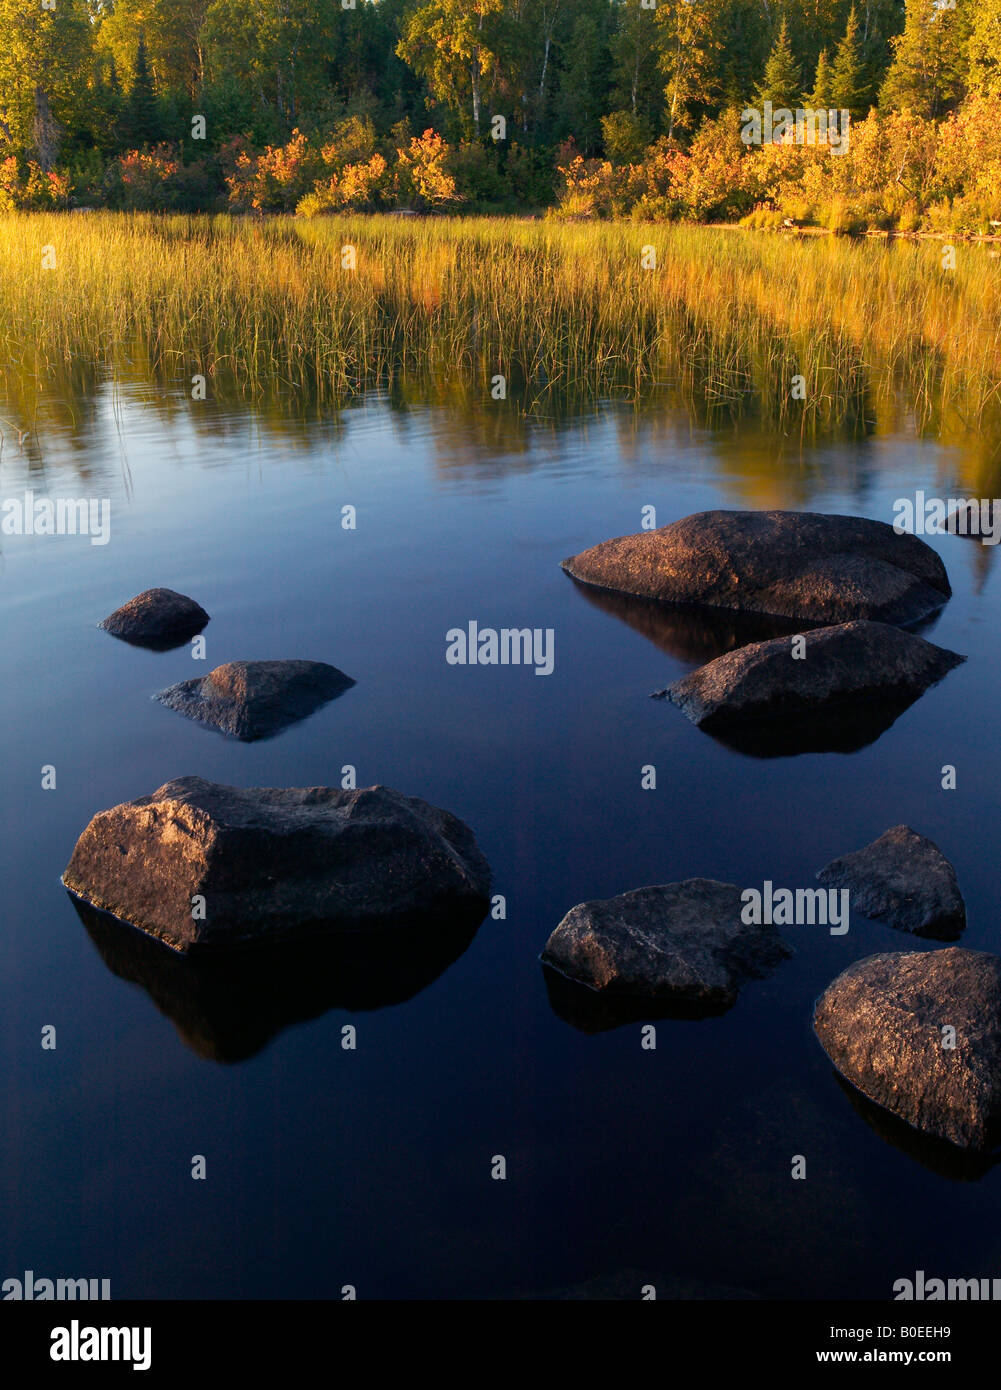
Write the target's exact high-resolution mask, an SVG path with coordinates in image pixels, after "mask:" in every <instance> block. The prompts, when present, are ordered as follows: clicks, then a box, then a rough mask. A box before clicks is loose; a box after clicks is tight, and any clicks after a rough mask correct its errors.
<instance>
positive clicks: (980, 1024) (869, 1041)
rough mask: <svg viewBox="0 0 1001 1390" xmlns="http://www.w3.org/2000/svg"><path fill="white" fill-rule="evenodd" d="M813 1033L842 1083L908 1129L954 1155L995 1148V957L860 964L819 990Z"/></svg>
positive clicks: (1000, 1102)
mask: <svg viewBox="0 0 1001 1390" xmlns="http://www.w3.org/2000/svg"><path fill="white" fill-rule="evenodd" d="M813 1027H814V1031H815V1032H816V1035H817V1038H818V1039H819V1041H820V1044H821V1046H822V1047H823V1049H824V1051H825V1052H826V1053H827V1055H828V1057H830V1059H831V1061H832V1062H833V1063H834V1066H835V1067H836V1068H837V1070H838V1072H840V1074H841V1075H842V1076H843V1077H844V1078H845V1080H846V1081H848V1082H850V1083H851V1085H853V1086H854V1087H856V1088H857V1089H858V1090H859V1091H861V1093H862V1094H863V1095H864V1096H867V1097H868V1098H869V1100H871V1101H874V1102H875V1103H876V1104H877V1105H881V1106H883V1107H884V1109H886V1110H889V1111H890V1112H891V1113H892V1114H894V1115H897V1116H899V1118H900V1119H902V1120H905V1121H906V1122H907V1123H908V1124H910V1125H913V1126H914V1128H915V1129H917V1130H920V1131H921V1132H922V1133H924V1134H929V1135H934V1136H937V1137H938V1138H939V1139H945V1140H948V1141H949V1142H950V1143H952V1144H956V1145H958V1146H959V1147H960V1148H972V1149H985V1148H990V1147H992V1146H993V1145H994V1143H995V1142H996V1139H997V1136H998V1121H999V1120H1001V958H999V957H997V956H994V955H989V954H987V953H986V952H983V951H967V950H964V949H963V948H962V947H959V946H948V947H945V948H943V949H942V950H937V951H913V952H912V951H907V952H894V953H892V954H887V955H877V956H868V957H867V958H866V959H865V960H860V961H856V962H855V964H854V965H850V966H849V967H848V969H847V970H845V971H843V972H842V973H841V974H840V975H839V976H838V977H837V979H836V980H834V981H833V982H832V983H831V984H830V985H828V987H827V989H826V990H825V991H824V993H823V994H822V995H821V997H820V999H819V1000H818V1001H817V1004H816V1008H815V1011H814V1016H813ZM950 1043H952V1044H954V1045H952V1046H950V1045H949V1044H950Z"/></svg>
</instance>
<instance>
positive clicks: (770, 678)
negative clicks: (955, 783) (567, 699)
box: [656, 622, 965, 730]
mask: <svg viewBox="0 0 1001 1390" xmlns="http://www.w3.org/2000/svg"><path fill="white" fill-rule="evenodd" d="M797 653H800V654H799V655H797ZM963 660H965V658H964V657H961V656H957V655H956V653H955V652H950V651H946V650H945V649H944V648H943V647H936V646H935V645H934V644H933V643H931V642H926V641H925V640H924V638H922V637H916V636H915V635H914V633H912V632H904V631H903V630H902V629H900V628H898V627H891V626H890V625H889V624H888V623H873V622H851V623H838V624H837V625H835V626H833V627H822V628H814V629H813V630H812V631H809V632H805V633H802V634H799V635H798V636H797V637H774V638H772V639H771V640H770V641H768V642H753V643H751V644H750V646H746V647H738V648H737V650H736V651H732V652H726V653H724V655H723V656H718V657H717V658H716V660H715V661H710V662H709V663H708V664H707V665H705V666H700V667H699V668H698V670H696V671H692V672H691V673H690V674H689V675H687V676H684V677H683V678H682V679H681V680H679V681H675V683H674V684H673V685H671V686H668V688H667V689H666V690H661V691H657V692H656V697H657V698H661V699H667V700H670V702H671V703H672V704H674V705H677V706H678V708H679V709H681V710H682V711H683V712H684V713H685V714H686V715H687V716H688V718H689V719H690V720H691V721H692V723H693V724H697V725H698V726H699V728H701V729H709V730H712V729H714V728H724V727H726V726H727V725H731V724H736V723H741V722H743V721H746V720H758V719H766V718H767V719H774V718H777V717H778V718H788V717H789V716H790V715H797V716H798V715H801V714H804V713H809V712H812V711H816V710H821V709H824V708H827V707H829V706H832V705H840V704H846V703H856V704H872V703H878V702H883V703H894V704H899V703H900V702H902V701H903V702H909V701H911V700H914V699H916V698H917V697H918V696H919V695H920V694H922V692H923V691H924V690H926V689H927V688H928V686H930V685H933V684H934V683H935V682H936V681H939V680H941V679H942V677H943V676H944V675H945V674H946V673H947V672H948V671H951V670H952V668H953V667H954V666H958V665H959V664H960V663H961V662H962V661H963Z"/></svg>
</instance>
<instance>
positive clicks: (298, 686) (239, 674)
mask: <svg viewBox="0 0 1001 1390" xmlns="http://www.w3.org/2000/svg"><path fill="white" fill-rule="evenodd" d="M353 685H354V681H353V680H352V679H351V677H350V676H346V675H345V674H344V672H343V671H338V669H337V667H336V666H328V665H327V664H326V662H323V661H228V662H226V664H225V665H224V666H217V667H216V669H215V670H214V671H210V672H209V674H208V675H207V676H201V677H199V678H197V679H195V680H188V681H181V682H180V683H179V684H178V685H171V686H168V688H167V689H166V690H161V691H160V692H159V694H158V695H155V696H154V697H153V698H154V699H155V700H159V701H160V703H161V704H162V705H166V706H167V708H168V709H172V710H176V711H177V713H178V714H183V715H186V716H187V718H188V719H195V720H197V721H198V722H199V723H200V724H207V725H209V726H211V727H212V728H215V729H220V730H222V732H223V733H225V734H232V735H233V737H234V738H240V739H244V740H245V741H248V742H249V741H250V740H251V739H256V738H267V737H268V736H269V735H270V734H276V733H278V732H280V730H282V729H284V728H286V727H287V726H288V725H289V724H295V723H296V722H297V721H298V720H300V719H305V718H306V717H307V715H310V714H312V713H313V711H314V710H317V709H319V708H320V706H321V705H325V704H326V703H327V701H328V700H333V699H335V698H336V697H337V696H338V695H342V694H343V693H344V691H345V690H348V689H350V687H351V686H353Z"/></svg>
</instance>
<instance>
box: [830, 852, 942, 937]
mask: <svg viewBox="0 0 1001 1390" xmlns="http://www.w3.org/2000/svg"><path fill="white" fill-rule="evenodd" d="M817 878H818V880H819V881H820V882H821V883H823V884H825V885H826V886H827V887H829V888H847V889H848V892H849V895H850V900H851V905H852V911H853V912H858V913H861V914H862V915H863V916H864V917H871V918H873V919H874V920H876V921H877V922H887V923H889V925H890V926H891V927H898V928H899V929H900V930H901V931H909V932H916V933H917V934H918V935H919V936H935V937H938V938H939V939H941V940H943V941H951V940H954V939H955V938H956V937H957V936H958V935H959V933H960V932H961V931H962V930H963V928H964V927H965V926H966V905H965V904H964V902H963V896H962V894H961V893H960V891H959V883H958V882H957V880H956V871H955V869H954V868H953V867H952V865H951V864H950V863H949V861H948V859H946V857H945V855H944V854H943V853H942V851H941V850H940V849H939V847H938V845H936V844H934V843H933V842H932V841H931V840H928V839H926V838H925V837H924V835H919V834H918V833H917V831H915V830H912V829H911V828H910V826H907V825H895V826H894V827H893V829H892V830H887V831H886V833H885V834H883V835H880V837H879V839H878V840H873V842H872V844H871V845H866V846H865V848H864V849H858V850H855V852H854V853H853V854H844V855H842V856H841V857H840V858H839V859H832V860H831V862H830V863H829V864H827V865H826V866H825V867H824V868H823V869H821V871H820V873H819V874H818V875H817Z"/></svg>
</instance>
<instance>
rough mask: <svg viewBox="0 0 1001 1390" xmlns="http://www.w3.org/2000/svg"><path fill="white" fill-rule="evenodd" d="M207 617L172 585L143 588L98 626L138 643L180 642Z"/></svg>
mask: <svg viewBox="0 0 1001 1390" xmlns="http://www.w3.org/2000/svg"><path fill="white" fill-rule="evenodd" d="M208 620H209V615H208V614H207V613H206V612H205V609H204V608H203V607H202V606H201V604H199V603H196V602H195V601H194V599H193V598H188V596H187V594H179V593H177V592H176V590H174V589H144V590H143V592H142V593H141V594H136V596H135V598H130V599H129V601H128V603H123V604H122V606H121V608H116V609H115V611H114V613H109V614H108V616H107V617H106V618H103V619H102V620H101V622H99V623H98V627H100V628H103V629H104V631H105V632H110V633H111V634H112V636H113V637H120V638H122V640H123V641H125V642H132V643H134V644H135V645H136V646H140V647H154V648H169V647H177V646H180V645H181V643H182V642H187V641H188V639H189V638H191V637H194V636H196V635H197V634H198V633H199V632H201V630H202V628H203V627H204V626H205V624H206V623H207V622H208Z"/></svg>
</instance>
